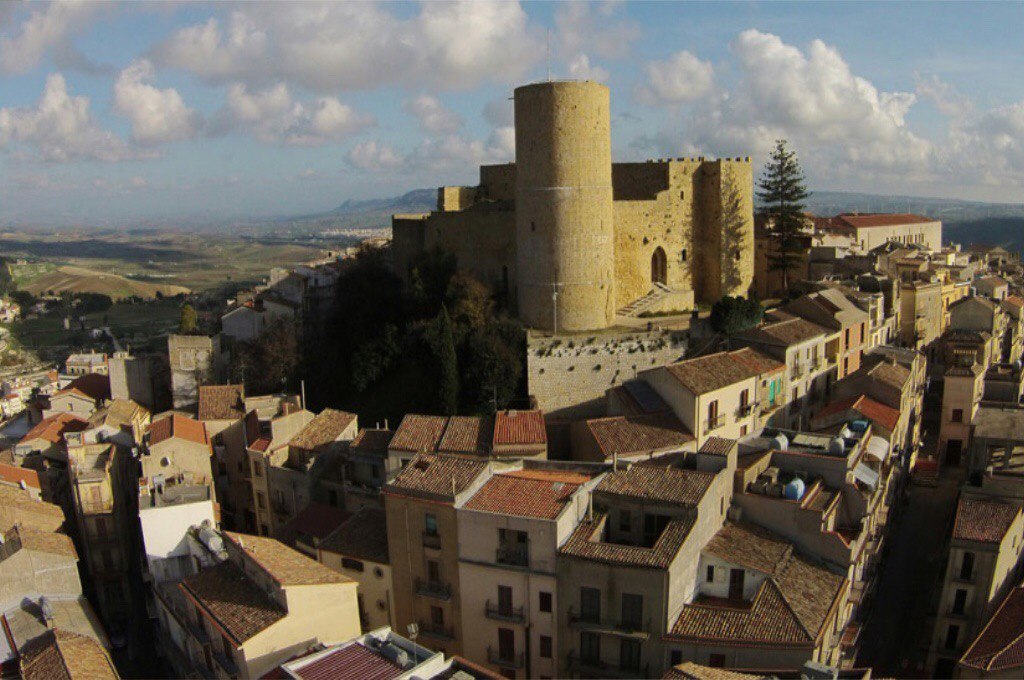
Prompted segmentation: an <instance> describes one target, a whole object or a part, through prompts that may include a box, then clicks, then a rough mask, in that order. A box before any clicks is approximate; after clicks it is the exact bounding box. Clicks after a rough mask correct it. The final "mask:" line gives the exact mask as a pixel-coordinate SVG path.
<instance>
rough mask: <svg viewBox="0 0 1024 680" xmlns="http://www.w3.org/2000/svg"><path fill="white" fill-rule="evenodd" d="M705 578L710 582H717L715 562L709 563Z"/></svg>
mask: <svg viewBox="0 0 1024 680" xmlns="http://www.w3.org/2000/svg"><path fill="white" fill-rule="evenodd" d="M705 580H706V581H707V582H708V583H714V582H715V565H713V564H709V565H708V575H707V577H706V578H705Z"/></svg>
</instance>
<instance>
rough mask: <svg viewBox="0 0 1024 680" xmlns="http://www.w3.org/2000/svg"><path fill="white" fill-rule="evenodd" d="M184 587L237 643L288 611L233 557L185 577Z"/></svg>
mask: <svg viewBox="0 0 1024 680" xmlns="http://www.w3.org/2000/svg"><path fill="white" fill-rule="evenodd" d="M324 568H325V569H326V567H324ZM181 588H182V590H184V591H185V592H186V593H187V594H188V595H190V596H191V598H192V599H194V600H195V601H197V602H198V603H199V604H200V605H201V606H202V607H203V608H204V609H206V610H207V611H208V612H209V613H210V615H212V616H213V618H214V619H215V620H216V621H217V623H218V624H219V625H220V626H221V627H222V628H224V630H226V631H227V632H228V634H229V635H231V637H233V638H234V639H235V640H236V641H238V642H245V641H246V640H248V639H249V638H251V637H253V636H254V635H256V634H257V633H259V632H261V631H263V630H265V629H267V628H269V627H270V626H272V625H274V624H275V623H277V622H278V621H280V620H281V619H283V618H284V617H285V616H287V614H288V612H286V611H285V609H284V608H283V607H282V606H281V605H279V604H278V603H277V602H276V601H274V600H273V599H271V598H270V597H269V596H268V595H267V594H266V593H265V592H263V590H261V589H260V588H258V587H257V586H256V584H255V583H253V582H252V581H251V580H250V579H249V577H248V576H246V575H245V574H244V573H243V572H242V570H241V569H239V568H238V567H237V566H235V564H234V562H231V561H230V560H228V561H225V562H221V563H220V564H218V565H216V566H214V567H210V568H209V569H204V570H203V571H201V572H199V573H198V574H195V575H193V576H188V577H186V578H185V579H184V580H183V581H182V582H181Z"/></svg>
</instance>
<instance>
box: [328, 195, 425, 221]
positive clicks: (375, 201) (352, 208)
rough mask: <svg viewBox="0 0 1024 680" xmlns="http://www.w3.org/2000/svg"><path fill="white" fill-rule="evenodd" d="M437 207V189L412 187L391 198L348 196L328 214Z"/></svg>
mask: <svg viewBox="0 0 1024 680" xmlns="http://www.w3.org/2000/svg"><path fill="white" fill-rule="evenodd" d="M435 207H437V189H413V190H412V191H409V192H406V193H404V194H402V195H401V196H392V197H391V198H370V199H355V198H350V199H348V200H347V201H345V202H344V203H342V204H341V205H339V206H338V207H337V208H335V209H334V210H331V211H330V212H329V213H327V214H328V215H360V214H367V213H387V214H388V216H390V215H391V213H403V212H427V211H430V210H433V209H434V208H435Z"/></svg>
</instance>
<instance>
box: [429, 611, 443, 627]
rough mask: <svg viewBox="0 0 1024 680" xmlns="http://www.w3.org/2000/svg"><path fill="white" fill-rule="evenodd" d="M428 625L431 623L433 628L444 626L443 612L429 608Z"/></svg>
mask: <svg viewBox="0 0 1024 680" xmlns="http://www.w3.org/2000/svg"><path fill="white" fill-rule="evenodd" d="M430 623H432V624H433V625H435V626H443V625H444V610H443V609H441V608H440V607H431V608H430Z"/></svg>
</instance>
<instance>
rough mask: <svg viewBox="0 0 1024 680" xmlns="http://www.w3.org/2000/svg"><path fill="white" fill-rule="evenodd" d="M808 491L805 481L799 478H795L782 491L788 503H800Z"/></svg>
mask: <svg viewBox="0 0 1024 680" xmlns="http://www.w3.org/2000/svg"><path fill="white" fill-rule="evenodd" d="M806 490H807V487H806V485H805V484H804V480H802V479H800V478H799V477H794V478H793V479H791V480H790V482H789V484H787V485H786V488H784V489H783V490H782V495H783V496H784V497H785V498H786V500H788V501H798V500H800V499H801V498H803V497H804V492H805V491H806Z"/></svg>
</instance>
